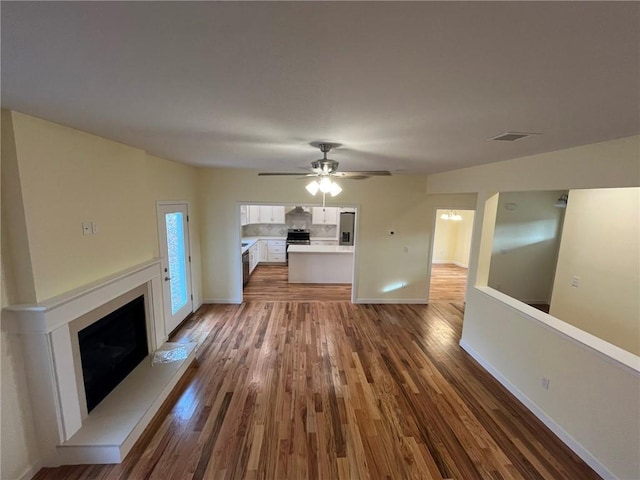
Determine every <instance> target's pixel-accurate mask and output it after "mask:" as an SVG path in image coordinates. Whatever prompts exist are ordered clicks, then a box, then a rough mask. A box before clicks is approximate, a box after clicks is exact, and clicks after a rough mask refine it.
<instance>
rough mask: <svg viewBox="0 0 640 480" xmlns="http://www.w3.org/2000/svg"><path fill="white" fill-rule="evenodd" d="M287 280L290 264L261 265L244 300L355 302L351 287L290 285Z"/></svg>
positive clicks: (342, 285)
mask: <svg viewBox="0 0 640 480" xmlns="http://www.w3.org/2000/svg"><path fill="white" fill-rule="evenodd" d="M287 277H288V270H287V266H286V265H258V266H257V267H256V269H255V270H254V271H253V273H252V274H251V277H249V282H248V283H247V285H246V287H245V288H244V291H243V292H242V294H243V299H244V301H245V302H254V301H277V300H282V301H305V302H313V301H323V302H326V301H339V300H344V301H350V300H351V285H346V284H316V283H305V284H301V283H289V282H288V279H287Z"/></svg>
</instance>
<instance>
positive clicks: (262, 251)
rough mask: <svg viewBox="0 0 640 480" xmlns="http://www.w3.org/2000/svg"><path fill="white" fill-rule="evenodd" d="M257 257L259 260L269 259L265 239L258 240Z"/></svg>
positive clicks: (266, 260)
mask: <svg viewBox="0 0 640 480" xmlns="http://www.w3.org/2000/svg"><path fill="white" fill-rule="evenodd" d="M258 257H259V260H258V261H259V262H268V261H269V252H268V251H267V240H258Z"/></svg>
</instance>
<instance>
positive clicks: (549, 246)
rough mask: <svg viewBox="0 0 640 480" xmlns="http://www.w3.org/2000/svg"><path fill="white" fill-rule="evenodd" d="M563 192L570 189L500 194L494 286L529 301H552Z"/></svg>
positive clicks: (491, 282)
mask: <svg viewBox="0 0 640 480" xmlns="http://www.w3.org/2000/svg"><path fill="white" fill-rule="evenodd" d="M563 193H566V190H563V191H560V190H551V191H531V192H504V193H501V194H500V197H499V198H498V210H497V212H496V226H495V231H494V237H493V248H492V255H491V266H490V270H489V281H488V285H489V286H490V287H492V288H495V289H496V290H499V291H501V292H504V293H505V294H507V295H509V296H511V297H513V298H517V299H518V300H520V301H522V302H525V303H543V304H548V303H549V301H550V300H551V289H552V287H553V277H554V274H555V269H556V260H557V258H558V248H559V245H560V233H561V229H562V219H563V217H564V209H562V208H557V207H555V206H554V204H555V202H556V201H557V199H558V197H560V195H562V194H563ZM507 206H509V208H507Z"/></svg>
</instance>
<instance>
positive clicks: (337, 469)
mask: <svg viewBox="0 0 640 480" xmlns="http://www.w3.org/2000/svg"><path fill="white" fill-rule="evenodd" d="M461 326H462V305H461V304H456V303H440V304H431V305H356V304H351V303H349V302H345V301H334V302H331V301H325V302H319V301H314V302H295V301H286V302H266V301H258V300H256V301H253V300H252V301H248V302H245V303H243V304H242V305H208V306H204V307H202V308H201V309H200V310H199V311H198V312H197V313H196V314H194V315H193V316H192V317H191V318H190V319H188V320H187V322H185V324H184V325H183V326H182V327H181V328H180V329H179V331H178V332H177V334H176V335H174V337H173V338H172V340H174V341H187V340H190V341H197V342H200V343H201V345H200V348H199V350H198V354H197V364H196V365H194V366H193V367H192V368H190V369H189V371H188V374H187V375H186V376H185V378H184V380H183V382H182V383H181V384H180V386H179V387H178V388H177V389H176V391H175V392H174V394H173V395H172V397H171V398H169V399H168V401H167V402H166V403H165V406H164V407H163V409H162V410H161V411H160V412H159V414H158V415H157V416H156V418H155V420H154V422H153V423H152V424H151V425H150V426H149V428H148V429H147V431H146V432H145V434H144V435H143V436H142V438H141V439H140V440H139V441H138V443H137V444H136V446H135V447H134V449H133V450H132V451H131V453H130V454H129V455H128V457H127V458H126V459H125V461H124V462H123V463H122V464H119V465H88V466H68V467H61V468H57V469H43V470H41V472H40V473H39V474H38V475H37V477H36V478H37V479H38V480H45V479H56V480H71V479H73V480H80V479H163V480H164V479H197V480H199V479H254V478H260V479H277V480H280V479H294V480H300V479H316V478H318V479H320V478H322V479H331V480H333V479H410V478H414V479H459V480H469V479H480V478H485V479H518V478H527V479H571V480H574V479H591V478H598V477H597V475H596V474H595V473H594V472H593V471H592V470H590V469H589V467H588V466H586V465H585V464H584V463H583V462H582V461H581V460H580V459H579V458H578V457H577V456H576V455H574V454H573V453H572V452H571V451H570V450H569V449H568V448H567V447H566V446H564V445H563V444H562V443H561V442H560V441H559V440H558V439H557V438H556V437H555V436H554V435H553V434H552V433H551V432H550V431H549V430H548V429H547V428H546V427H545V426H544V425H543V424H542V423H541V422H539V421H538V420H537V419H536V418H535V417H534V416H533V415H532V414H531V413H530V412H529V411H527V410H526V409H525V408H524V407H523V406H522V405H521V404H519V403H518V402H517V401H516V400H515V399H514V398H513V397H512V396H511V394H509V393H508V392H507V391H506V390H505V389H504V388H502V387H501V386H500V385H499V384H498V383H497V382H496V381H495V380H494V379H493V378H492V377H491V376H490V375H489V374H488V373H487V372H485V371H484V370H483V369H482V368H481V367H480V366H479V365H478V364H477V363H476V362H475V361H473V360H472V359H471V358H470V357H469V356H468V355H467V354H466V353H465V352H464V351H463V350H462V349H461V348H460V347H459V346H458V341H459V338H460V332H461Z"/></svg>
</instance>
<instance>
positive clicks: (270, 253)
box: [267, 240, 287, 262]
mask: <svg viewBox="0 0 640 480" xmlns="http://www.w3.org/2000/svg"><path fill="white" fill-rule="evenodd" d="M286 255H287V242H286V241H285V240H267V261H268V262H285V261H286V260H287V256H286Z"/></svg>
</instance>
